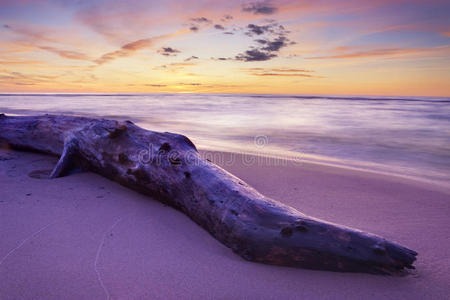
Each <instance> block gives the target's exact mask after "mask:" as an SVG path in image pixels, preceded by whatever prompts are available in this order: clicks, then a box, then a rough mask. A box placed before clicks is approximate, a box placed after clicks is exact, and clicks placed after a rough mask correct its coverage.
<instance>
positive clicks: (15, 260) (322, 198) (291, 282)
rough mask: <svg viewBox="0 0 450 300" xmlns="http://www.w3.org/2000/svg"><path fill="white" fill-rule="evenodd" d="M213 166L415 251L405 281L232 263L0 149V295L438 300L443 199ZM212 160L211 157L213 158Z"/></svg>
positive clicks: (158, 207)
mask: <svg viewBox="0 0 450 300" xmlns="http://www.w3.org/2000/svg"><path fill="white" fill-rule="evenodd" d="M230 155H231V154H229V153H223V154H221V155H217V153H216V154H215V155H211V156H210V157H212V158H213V160H216V161H217V162H218V163H219V164H222V165H224V167H225V168H226V169H227V170H228V171H230V172H232V173H233V174H235V175H237V176H238V177H241V178H242V179H243V180H245V181H246V182H248V183H249V184H250V185H252V186H253V187H255V188H256V189H258V190H259V191H260V192H262V193H263V194H265V195H267V196H270V197H272V198H274V199H276V200H279V201H281V202H283V203H286V204H288V205H291V206H293V207H295V208H297V209H298V210H300V211H302V212H304V213H306V214H309V215H312V216H315V217H318V218H322V219H325V220H328V221H332V222H336V223H340V224H344V225H348V226H352V227H356V228H359V229H362V230H365V231H369V232H372V233H375V234H379V235H382V236H384V237H386V238H388V239H390V240H393V241H396V242H399V243H401V244H403V245H405V246H407V247H409V248H411V249H413V250H416V251H417V252H419V256H418V261H417V262H416V264H415V265H416V267H417V270H415V271H413V272H411V274H410V275H408V276H406V277H389V276H376V275H369V274H351V273H336V272H327V271H312V270H303V269H294V268H287V267H277V266H268V265H262V264H256V263H250V262H247V261H244V260H243V259H241V258H240V257H238V256H237V255H235V254H233V253H232V251H231V250H230V249H228V248H226V247H225V246H223V245H222V244H220V243H219V242H218V241H216V240H215V239H214V238H212V237H211V236H210V235H209V234H208V233H207V232H206V231H204V230H203V229H202V228H200V227H199V226H197V225H196V224H195V223H193V222H192V221H191V220H190V219H189V218H188V217H186V216H185V215H183V214H182V213H180V212H178V211H176V210H174V209H172V208H170V207H167V206H164V205H163V204H161V203H159V202H157V201H154V200H153V199H151V198H149V197H146V196H143V195H140V194H138V193H136V192H133V191H131V190H129V189H127V188H124V187H122V186H120V185H118V184H116V183H114V182H111V181H109V180H107V179H105V178H103V177H101V176H98V175H96V174H93V173H78V174H73V175H70V176H68V177H64V178H59V179H55V180H47V179H37V178H32V177H30V176H29V175H28V174H30V173H31V172H34V173H33V174H34V177H39V174H41V173H39V172H36V171H40V170H51V169H52V167H53V166H54V164H55V163H56V160H57V159H56V158H54V157H49V156H45V155H40V154H34V153H25V152H15V151H7V150H0V193H1V195H0V241H1V242H0V295H1V296H0V298H1V299H108V298H109V299H150V298H151V299H174V298H197V299H198V298H209V299H212V298H216V299H224V298H227V299H230V298H233V299H302V298H303V299H343V298H345V299H361V298H365V299H402V298H403V299H405V298H407V299H447V297H448V293H449V291H450V256H449V255H448V252H449V249H450V238H449V237H450V226H449V225H450V220H449V216H450V192H449V191H447V190H444V189H441V188H437V187H435V186H433V185H429V184H425V183H418V182H415V181H411V180H407V179H400V178H396V177H391V176H385V175H379V174H372V173H367V172H361V171H355V170H347V169H342V168H335V167H329V166H321V165H314V164H307V163H303V164H294V163H289V162H282V163H280V162H274V161H273V160H270V161H269V162H267V161H265V162H264V161H256V162H255V161H253V163H252V162H250V163H249V160H248V157H247V158H246V159H242V156H240V155H234V160H231V159H230ZM219 158H220V159H219Z"/></svg>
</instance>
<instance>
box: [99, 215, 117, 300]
mask: <svg viewBox="0 0 450 300" xmlns="http://www.w3.org/2000/svg"><path fill="white" fill-rule="evenodd" d="M121 220H122V217H120V218H118V219H117V220H116V222H114V224H113V225H112V226H111V227H110V228H109V229H108V230H107V231H106V232H105V234H103V238H102V241H101V243H100V245H99V246H98V249H97V254H96V255H95V261H94V271H95V273H96V274H97V279H98V281H99V282H100V285H101V286H102V288H103V290H104V291H105V294H106V299H108V300H109V299H111V296H110V294H109V291H108V289H107V288H106V286H105V284H104V282H103V280H102V277H101V274H100V271H99V270H98V260H99V258H100V253H101V251H102V249H103V246H104V245H105V242H106V237H107V236H108V233H110V234H112V231H113V230H114V227H116V226H117V224H119V222H120V221H121Z"/></svg>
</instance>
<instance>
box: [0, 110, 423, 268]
mask: <svg viewBox="0 0 450 300" xmlns="http://www.w3.org/2000/svg"><path fill="white" fill-rule="evenodd" d="M0 141H2V142H3V143H7V144H9V145H10V146H12V147H14V148H17V149H22V150H34V151H39V152H44V153H48V154H52V155H57V156H60V159H59V162H58V163H57V165H56V166H55V168H54V170H53V172H52V173H51V175H50V177H52V178H55V177H60V176H63V175H65V174H67V172H68V171H70V170H71V169H72V168H73V167H81V168H83V169H87V170H91V171H93V172H96V173H98V174H100V175H103V176H105V177H107V178H109V179H111V180H114V181H116V182H119V183H120V184H122V185H124V186H127V187H129V188H131V189H134V190H137V191H139V192H141V193H144V194H147V195H149V196H151V197H153V198H155V199H158V200H159V201H162V202H164V203H166V204H169V205H171V206H173V207H175V208H177V209H179V210H181V211H182V212H184V213H185V214H186V215H188V216H189V217H190V218H191V219H192V220H193V221H194V222H196V223H197V224H198V225H200V226H201V227H203V228H204V229H205V230H207V231H208V232H209V233H211V235H212V236H214V237H215V238H216V239H217V240H219V241H220V242H222V243H223V244H225V245H226V246H228V247H230V248H231V249H232V250H233V251H234V252H235V253H237V254H239V255H240V256H242V257H243V258H244V259H246V260H249V261H254V262H261V263H267V264H276V265H283V266H293V267H303V268H310V269H323V270H333V271H344V272H368V273H376V274H395V273H401V272H402V271H403V269H404V268H409V269H413V268H414V267H413V266H412V264H413V262H414V261H415V260H416V255H417V253H416V252H415V251H413V250H410V249H408V248H405V247H403V246H400V245H398V244H396V243H393V242H390V241H387V240H385V239H384V238H382V237H379V236H376V235H373V234H369V233H365V232H362V231H358V230H355V229H352V228H348V227H344V226H341V225H337V224H332V223H329V222H326V221H322V220H319V219H316V218H313V217H309V216H306V215H304V214H302V213H301V212H299V211H297V210H295V209H294V208H292V207H289V206H286V205H284V204H282V203H280V202H277V201H275V200H273V199H270V198H268V197H265V196H263V195H262V194H260V193H258V192H257V191H256V190H255V189H253V188H252V187H250V186H248V185H247V184H246V183H245V182H244V181H243V180H241V179H239V178H237V177H235V176H233V175H232V174H230V173H228V172H227V171H225V170H223V169H221V168H220V167H218V166H216V165H214V164H213V163H211V162H209V161H207V160H204V159H202V158H201V157H200V155H199V154H198V152H197V149H196V148H195V146H194V144H193V143H192V142H191V141H190V140H189V139H188V138H187V137H185V136H183V135H179V134H173V133H168V132H165V133H160V132H154V131H149V130H145V129H143V128H140V127H138V126H136V125H135V124H133V123H132V122H130V121H125V122H117V121H113V120H104V119H89V118H82V117H72V116H56V115H45V116H32V117H15V116H6V115H4V114H1V115H0Z"/></svg>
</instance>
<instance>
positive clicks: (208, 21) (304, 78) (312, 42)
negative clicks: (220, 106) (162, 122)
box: [0, 0, 450, 97]
mask: <svg viewBox="0 0 450 300" xmlns="http://www.w3.org/2000/svg"><path fill="white" fill-rule="evenodd" d="M422 2H423V1H417V0H413V1H405V0H395V1H387V0H377V1H368V0H365V1H355V0H346V1H339V2H337V1H331V0H322V1H286V0H282V1H275V0H274V1H226V2H223V1H220V2H219V1H211V0H204V1H175V0H171V1H164V3H163V2H161V3H160V2H153V1H150V2H149V1H137V0H134V1H126V2H123V1H122V2H120V1H77V2H76V4H74V3H69V2H67V1H51V0H47V1H33V0H20V1H9V0H6V1H5V0H0V5H1V7H2V9H1V10H0V17H1V20H2V21H1V23H0V24H1V26H2V27H1V29H0V32H1V36H0V65H1V67H0V93H255V94H317V95H338V94H340V95H385V96H436V97H448V96H450V84H449V82H450V21H449V20H450V15H449V12H450V4H449V3H448V2H446V1H441V0H434V1H428V2H427V3H422Z"/></svg>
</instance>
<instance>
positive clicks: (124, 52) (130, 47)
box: [94, 30, 189, 65]
mask: <svg viewBox="0 0 450 300" xmlns="http://www.w3.org/2000/svg"><path fill="white" fill-rule="evenodd" d="M188 32H189V30H179V31H177V32H175V33H170V34H164V35H160V36H156V37H151V38H147V39H141V40H137V41H134V42H131V43H128V44H125V45H123V46H122V47H121V48H120V49H119V50H116V51H112V52H108V53H106V54H103V55H102V56H101V57H99V58H98V59H96V60H94V62H96V63H97V64H99V65H101V64H104V63H107V62H110V61H112V60H115V59H117V58H121V57H128V56H130V55H132V54H133V53H135V52H136V51H138V50H142V49H147V48H151V47H152V46H153V44H154V43H155V42H158V41H161V40H165V39H168V38H173V37H176V36H179V35H182V34H186V33H188Z"/></svg>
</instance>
